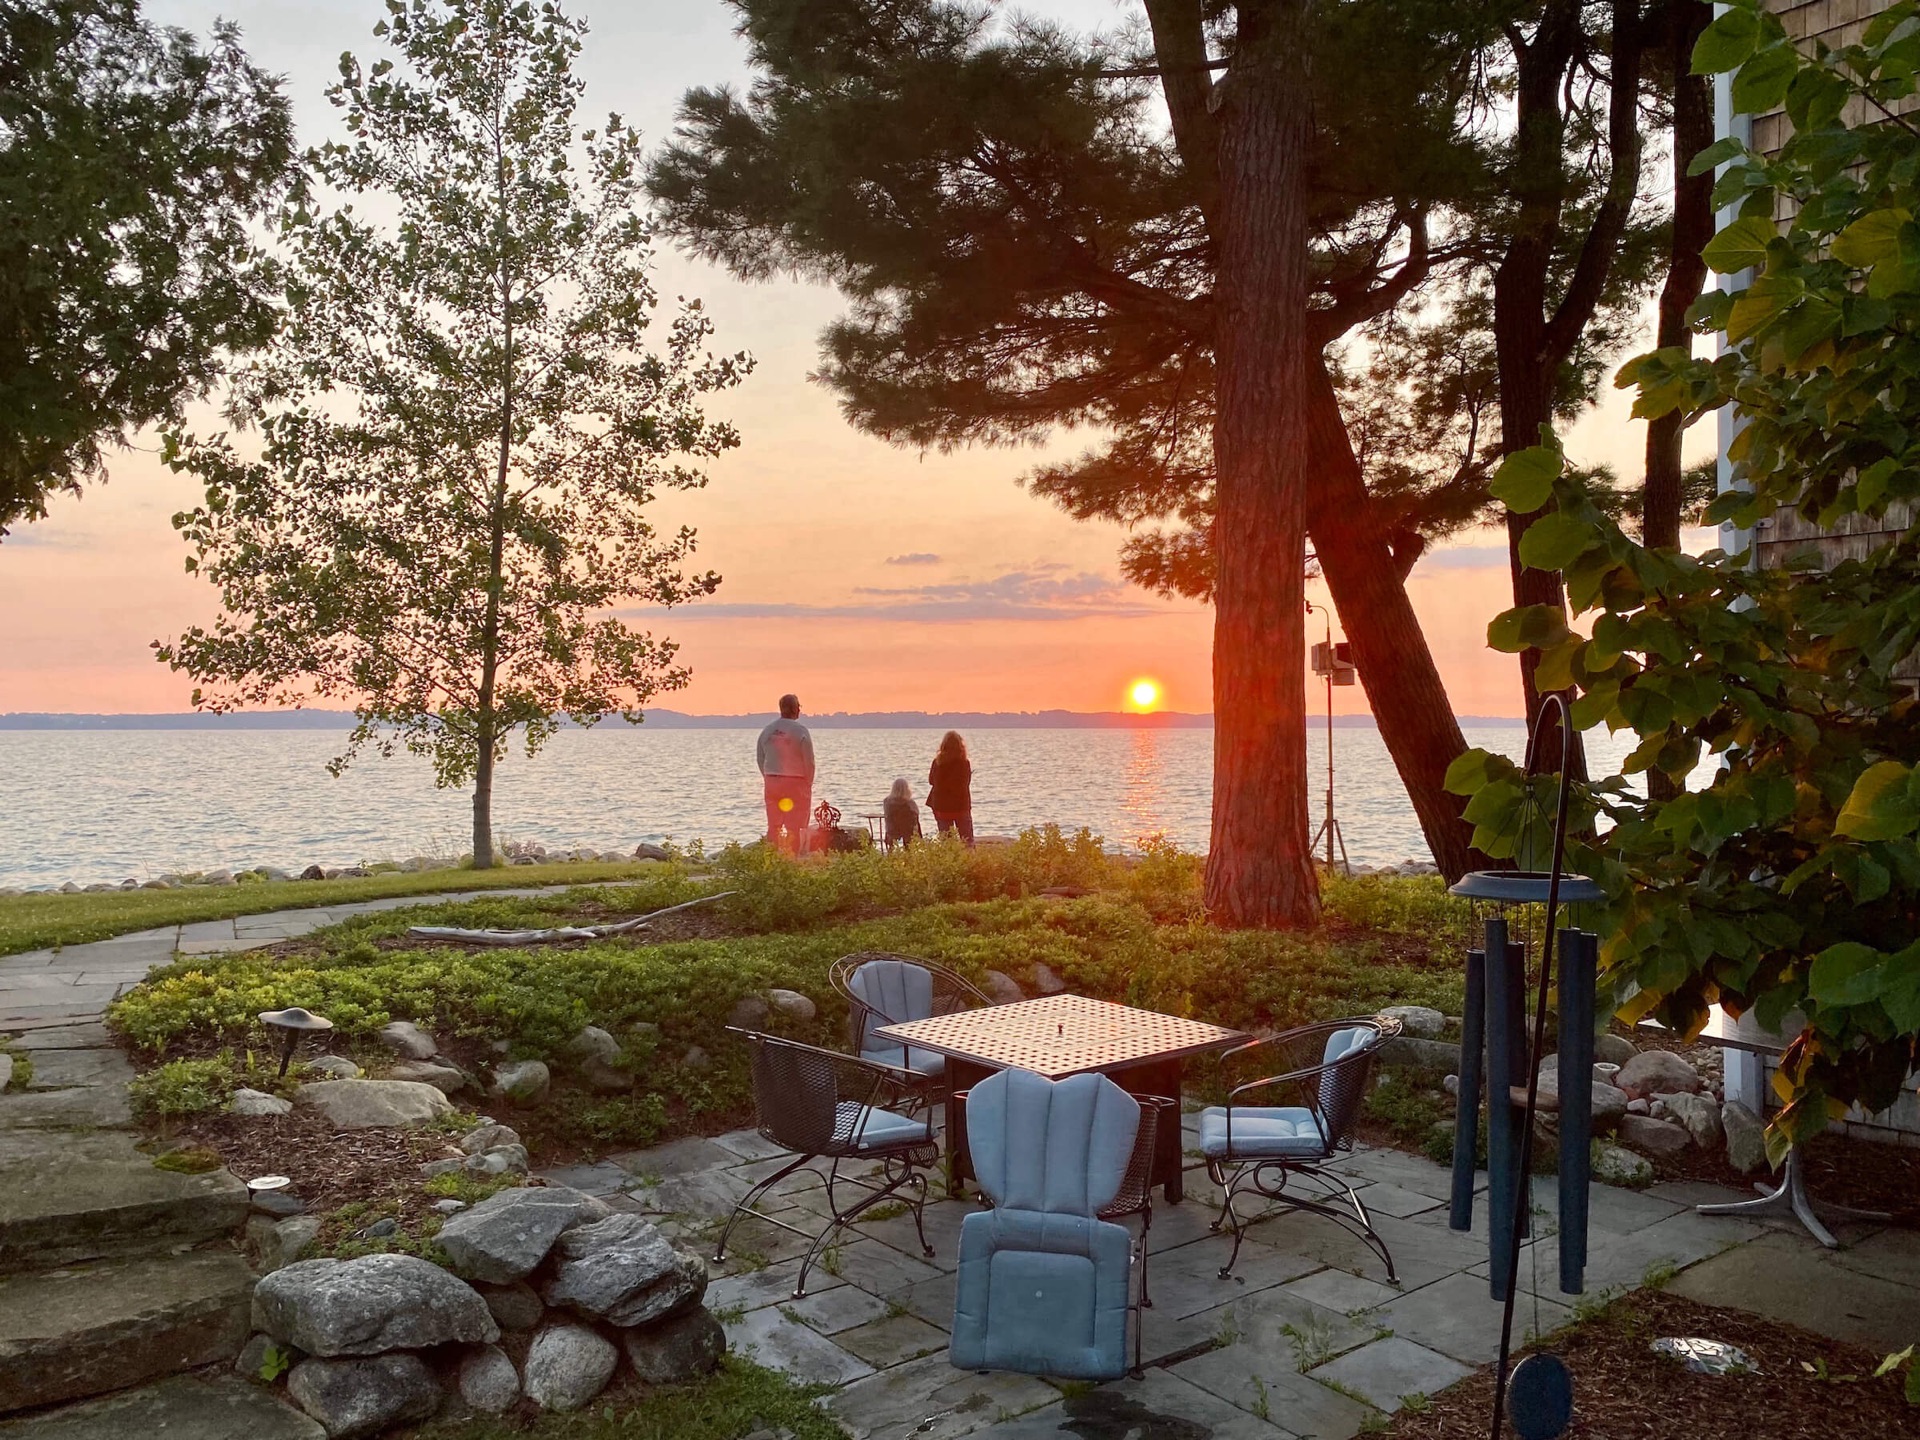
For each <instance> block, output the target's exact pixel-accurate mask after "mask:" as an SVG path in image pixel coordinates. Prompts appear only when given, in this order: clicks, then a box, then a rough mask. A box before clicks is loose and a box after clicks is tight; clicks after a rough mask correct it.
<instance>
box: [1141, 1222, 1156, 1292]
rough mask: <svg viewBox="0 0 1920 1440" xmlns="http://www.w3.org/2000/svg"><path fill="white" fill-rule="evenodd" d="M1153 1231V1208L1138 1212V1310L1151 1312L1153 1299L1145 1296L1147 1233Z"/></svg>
mask: <svg viewBox="0 0 1920 1440" xmlns="http://www.w3.org/2000/svg"><path fill="white" fill-rule="evenodd" d="M1152 1229H1153V1206H1152V1205H1151V1204H1149V1205H1148V1206H1147V1208H1146V1209H1144V1210H1142V1211H1141V1212H1140V1308H1141V1309H1142V1310H1151V1309H1152V1308H1153V1297H1152V1296H1151V1295H1149V1294H1147V1232H1148V1231H1150V1230H1152Z"/></svg>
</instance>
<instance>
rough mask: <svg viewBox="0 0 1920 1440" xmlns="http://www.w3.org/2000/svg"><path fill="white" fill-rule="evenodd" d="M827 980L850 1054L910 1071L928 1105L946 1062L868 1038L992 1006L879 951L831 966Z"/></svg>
mask: <svg viewBox="0 0 1920 1440" xmlns="http://www.w3.org/2000/svg"><path fill="white" fill-rule="evenodd" d="M827 979H828V981H829V982H830V983H831V984H832V985H833V988H834V989H835V990H837V991H839V992H840V994H841V995H843V996H845V997H846V1001H847V1028H848V1031H849V1035H850V1038H851V1040H852V1042H853V1048H854V1050H856V1051H857V1052H858V1053H859V1055H860V1057H861V1058H862V1059H863V1060H870V1061H872V1062H873V1063H874V1064H876V1065H887V1066H891V1067H892V1068H894V1069H898V1070H908V1071H911V1072H912V1073H913V1074H914V1075H915V1076H916V1077H918V1084H919V1086H920V1088H921V1090H922V1092H923V1098H924V1099H925V1100H927V1101H929V1102H931V1101H932V1100H934V1099H936V1098H938V1097H939V1096H940V1095H941V1094H943V1093H944V1092H945V1089H946V1085H947V1057H946V1056H944V1055H939V1054H936V1053H935V1052H933V1051H931V1050H915V1049H909V1048H908V1047H906V1046H904V1045H895V1044H892V1043H891V1042H889V1041H887V1040H885V1039H876V1038H875V1037H874V1036H873V1033H872V1032H873V1031H874V1030H875V1029H877V1028H878V1027H879V1026H882V1025H902V1024H905V1023H906V1022H907V1021H909V1020H930V1019H932V1018H933V1017H934V1016H935V1015H952V1014H954V1013H955V1012H956V1011H960V1010H972V1009H976V1008H978V1007H980V1006H983V1005H991V1004H992V1003H993V1002H992V1001H991V1000H989V999H988V998H987V997H986V995H984V994H983V993H981V991H980V990H979V989H978V988H977V987H975V986H974V985H973V984H972V983H970V982H969V981H967V980H966V979H964V978H963V977H961V976H959V975H957V974H955V973H954V972H953V971H951V970H949V969H947V967H946V966H944V965H936V964H935V963H934V962H933V961H931V960H920V959H916V958H915V957H913V956H911V955H890V954H887V953H886V952H885V951H880V950H862V951H860V952H859V953H857V954H853V955H847V956H844V957H843V958H841V959H839V960H836V961H835V962H834V963H833V968H832V969H831V970H830V971H829V972H828V974H827Z"/></svg>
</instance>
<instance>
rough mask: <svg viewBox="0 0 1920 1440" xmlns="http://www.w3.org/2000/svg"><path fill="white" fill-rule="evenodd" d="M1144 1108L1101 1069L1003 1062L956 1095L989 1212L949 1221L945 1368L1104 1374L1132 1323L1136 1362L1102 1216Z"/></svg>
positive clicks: (1122, 1364) (1124, 1241) (1132, 1307)
mask: <svg viewBox="0 0 1920 1440" xmlns="http://www.w3.org/2000/svg"><path fill="white" fill-rule="evenodd" d="M1145 1113H1148V1111H1147V1110H1143V1107H1142V1106H1141V1104H1140V1103H1139V1102H1138V1101H1137V1100H1135V1099H1134V1097H1133V1096H1131V1095H1129V1094H1127V1092H1126V1091H1124V1090H1122V1089H1121V1088H1120V1087H1119V1086H1118V1085H1116V1084H1114V1083H1113V1081H1111V1080H1109V1079H1108V1078H1107V1077H1106V1076H1104V1075H1090V1074H1089V1075H1073V1076H1069V1077H1068V1078H1067V1079H1065V1080H1058V1081H1055V1080H1049V1079H1047V1078H1046V1077H1045V1076H1042V1075H1036V1074H1034V1073H1033V1072H1032V1071H1030V1070H1002V1071H999V1072H998V1073H997V1074H994V1075H990V1076H988V1077H987V1078H986V1079H985V1080H982V1081H981V1082H980V1083H979V1084H977V1085H975V1086H974V1087H973V1088H972V1090H971V1091H970V1092H969V1095H968V1102H967V1129H968V1136H969V1143H970V1145H971V1146H972V1149H973V1159H974V1168H975V1172H976V1174H977V1176H978V1179H979V1181H980V1188H981V1190H982V1191H983V1192H985V1194H986V1195H987V1196H988V1197H989V1198H990V1199H991V1200H992V1201H993V1208H992V1209H991V1210H981V1211H977V1212H975V1213H974V1214H972V1215H969V1216H967V1218H966V1219H965V1221H963V1222H962V1223H961V1227H960V1268H959V1272H958V1275H957V1277H956V1284H955V1289H954V1313H953V1340H952V1344H951V1347H950V1349H949V1352H948V1358H949V1359H950V1360H951V1361H952V1363H953V1364H954V1366H955V1367H957V1368H959V1369H962V1370H1014V1371H1019V1372H1022V1373H1025V1374H1030V1375H1051V1376H1058V1377H1063V1378H1067V1379H1077V1380H1112V1379H1117V1378H1118V1377H1119V1376H1121V1375H1123V1374H1125V1373H1126V1371H1127V1325H1128V1321H1129V1319H1131V1320H1132V1322H1133V1331H1134V1367H1135V1369H1138V1367H1139V1357H1140V1324H1139V1322H1140V1312H1139V1306H1138V1303H1137V1302H1136V1301H1135V1300H1134V1299H1133V1295H1132V1291H1133V1285H1132V1277H1131V1273H1130V1272H1131V1270H1132V1268H1133V1237H1132V1236H1131V1235H1129V1234H1128V1233H1127V1230H1126V1227H1125V1226H1123V1225H1117V1224H1115V1223H1113V1221H1111V1220H1107V1219H1102V1218H1101V1217H1102V1216H1103V1215H1106V1214H1109V1213H1112V1211H1113V1209H1114V1207H1115V1205H1116V1202H1117V1201H1119V1199H1120V1197H1121V1192H1122V1189H1123V1187H1124V1185H1125V1182H1126V1180H1127V1177H1128V1174H1129V1171H1130V1169H1131V1168H1132V1162H1133V1159H1134V1157H1135V1156H1136V1155H1137V1154H1138V1153H1139V1147H1138V1145H1137V1140H1138V1136H1139V1131H1140V1128H1141V1123H1142V1119H1143V1115H1144V1114H1145ZM1147 1153H1148V1154H1149V1155H1151V1153H1152V1151H1151V1149H1150V1148H1149V1150H1148V1151H1147ZM1142 1188H1143V1189H1144V1187H1142ZM1141 1247H1142V1251H1143V1252H1144V1249H1145V1233H1144V1231H1143V1232H1142V1237H1141Z"/></svg>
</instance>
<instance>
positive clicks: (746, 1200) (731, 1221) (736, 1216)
mask: <svg viewBox="0 0 1920 1440" xmlns="http://www.w3.org/2000/svg"><path fill="white" fill-rule="evenodd" d="M812 1158H813V1157H812V1156H811V1155H796V1156H795V1157H794V1158H793V1161H792V1163H791V1164H788V1165H784V1166H782V1167H781V1168H780V1169H778V1170H776V1171H774V1172H773V1174H771V1175H769V1176H767V1178H766V1179H764V1180H762V1181H761V1182H760V1183H759V1184H758V1185H755V1186H754V1187H753V1188H752V1189H751V1190H749V1191H747V1193H746V1194H745V1195H743V1196H741V1197H740V1203H739V1204H738V1205H736V1206H734V1207H733V1213H732V1214H731V1215H729V1216H728V1217H727V1224H726V1228H725V1229H723V1230H722V1231H721V1232H720V1242H719V1243H718V1244H717V1245H715V1246H714V1247H713V1263H714V1264H716V1265H719V1264H721V1263H722V1262H724V1261H725V1260H726V1258H727V1238H728V1237H729V1236H730V1235H732V1234H733V1227H734V1226H735V1225H737V1224H738V1223H739V1222H740V1217H741V1216H742V1215H750V1214H752V1213H753V1206H754V1202H755V1201H757V1200H758V1199H759V1198H760V1197H761V1196H762V1195H764V1194H766V1193H767V1191H769V1190H771V1189H772V1188H773V1187H774V1186H775V1185H778V1184H779V1183H780V1182H781V1181H782V1180H784V1179H786V1178H787V1176H789V1175H791V1174H793V1172H794V1171H796V1170H798V1169H799V1168H800V1167H801V1166H802V1165H804V1164H806V1163H807V1161H809V1160H811V1159H812Z"/></svg>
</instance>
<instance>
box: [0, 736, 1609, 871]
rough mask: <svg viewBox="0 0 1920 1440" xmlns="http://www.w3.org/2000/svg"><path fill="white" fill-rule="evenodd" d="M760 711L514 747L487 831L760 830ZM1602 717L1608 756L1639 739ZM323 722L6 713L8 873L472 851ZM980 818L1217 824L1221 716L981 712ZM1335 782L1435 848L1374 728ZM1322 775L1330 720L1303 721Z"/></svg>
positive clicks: (621, 842)
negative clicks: (1098, 722) (1312, 725)
mask: <svg viewBox="0 0 1920 1440" xmlns="http://www.w3.org/2000/svg"><path fill="white" fill-rule="evenodd" d="M756 733H757V732H755V731H752V730H666V729H661V730H648V729H644V728H642V729H633V728H630V727H626V726H622V727H620V728H618V729H615V728H601V729H595V730H585V731H582V730H568V731H562V732H561V733H560V734H559V735H557V736H555V737H554V739H553V741H552V742H551V743H550V744H549V745H548V746H547V747H546V748H545V749H544V750H543V751H542V752H541V753H540V754H539V755H538V756H536V757H535V758H533V759H532V760H528V759H527V758H526V757H525V756H524V755H522V754H518V753H516V754H514V755H513V756H511V757H510V758H509V759H508V760H507V762H506V763H505V764H504V765H503V766H502V767H501V770H500V773H499V777H498V779H497V781H496V786H495V795H494V833H495V834H496V835H497V836H499V837H501V838H502V839H529V840H539V841H541V842H542V843H544V844H546V845H548V846H575V845H590V846H593V847H594V848H596V849H620V850H628V849H631V848H632V847H633V846H634V844H636V843H637V842H638V841H640V840H645V839H659V838H661V837H671V838H673V839H675V840H679V841H683V842H684V841H689V840H693V839H700V840H704V841H705V842H706V843H707V844H708V845H709V846H710V847H713V846H717V845H719V844H720V843H722V842H724V841H727V840H747V839H751V838H752V837H753V836H755V835H757V834H758V833H759V832H760V830H761V827H762V825H763V823H764V821H763V813H762V810H761V802H760V780H759V776H758V775H757V774H756V773H755V770H754V766H753V742H754V737H755V734H756ZM1629 738H1630V737H1626V736H1623V737H1621V739H1620V740H1619V741H1614V740H1612V739H1610V738H1609V737H1607V736H1606V735H1605V733H1604V732H1601V733H1600V734H1598V735H1595V736H1593V737H1590V745H1591V755H1592V759H1591V764H1592V766H1593V768H1594V770H1595V772H1596V773H1604V769H1606V768H1610V767H1612V766H1613V765H1615V764H1617V762H1618V760H1619V758H1620V756H1621V755H1622V754H1624V753H1625V751H1626V749H1627V744H1626V742H1627V740H1628V739H1629ZM938 740H939V732H938V731H929V730H828V729H821V730H816V731H815V732H814V745H815V749H816V750H817V752H818V755H819V764H820V774H819V779H818V781H817V782H816V785H815V790H814V795H815V798H816V800H817V799H819V798H821V797H825V798H826V799H829V800H831V801H832V802H833V803H834V804H835V805H837V806H839V807H840V808H841V809H842V810H843V811H844V812H846V815H847V817H848V818H849V819H850V820H851V819H853V818H854V817H855V816H857V815H858V814H859V812H861V811H864V810H878V809H879V808H880V801H881V798H882V797H883V796H884V795H885V794H886V792H887V787H888V786H889V785H890V784H891V783H892V781H893V778H894V777H895V776H896V775H904V776H906V777H908V779H910V780H911V781H912V782H913V787H914V794H915V795H916V796H917V797H920V798H922V799H923V800H924V797H925V793H926V775H927V763H928V761H929V760H930V759H931V758H932V756H933V750H934V746H935V745H936V743H937V742H938ZM1467 743H1468V744H1470V745H1483V746H1485V747H1487V748H1488V749H1491V750H1499V751H1503V752H1505V753H1508V754H1512V755H1516V756H1517V755H1518V754H1519V753H1520V751H1521V749H1522V748H1523V747H1524V732H1523V731H1522V730H1521V728H1520V727H1519V726H1518V725H1513V726H1499V727H1492V726H1489V727H1485V728H1474V729H1469V730H1468V732H1467ZM339 744H340V737H338V736H336V735H334V734H332V733H329V732H325V731H274V730H251V731H211V730H174V731H164V730H161V731H156V730H106V731H65V730H37V731H36V730H16V731H0V815H3V816H5V817H6V823H5V824H4V825H3V826H0V885H47V884H55V885H57V884H59V883H61V882H63V881H66V880H77V881H80V882H81V883H83V884H85V883H89V882H92V881H97V880H104V881H119V880H123V879H126V878H128V877H133V878H136V879H142V880H144V879H149V878H151V877H153V876H155V875H159V874H161V873H162V872H165V871H168V870H201V869H209V868H212V867H215V866H220V867H225V868H234V869H238V868H242V867H251V866H254V865H279V866H283V867H285V868H287V869H291V870H300V869H303V868H305V867H306V866H307V865H309V864H314V863H319V864H324V865H345V864H351V863H354V862H356V861H375V860H388V859H396V860H397V859H405V858H407V857H408V856H411V855H423V854H424V855H458V854H460V853H461V852H462V851H464V850H465V849H466V848H467V836H468V827H469V824H470V819H469V817H470V814H471V809H470V804H469V801H468V798H467V796H466V794H465V793H463V792H453V791H442V790H436V789H435V788H434V785H433V772H432V770H431V768H430V767H429V766H427V765H426V764H425V763H424V762H422V761H420V760H417V759H414V758H413V757H411V756H401V757H396V758H394V759H391V760H382V759H380V758H379V757H378V756H369V757H367V758H365V759H362V760H361V761H359V762H358V763H356V764H355V765H354V766H353V768H351V769H350V770H348V772H347V773H346V774H345V775H344V776H342V777H341V778H339V779H337V780H336V779H334V778H333V777H332V776H330V775H328V774H327V771H326V763H327V761H328V759H329V758H331V757H332V756H333V755H334V754H335V753H336V751H337V750H338V748H339ZM968 744H969V746H970V748H971V750H972V754H973V766H974V789H973V795H974V800H973V804H974V824H975V827H976V828H977V829H978V830H979V831H980V832H982V833H989V834H991V833H1001V834H1011V833H1013V832H1016V831H1018V830H1020V829H1022V828H1023V827H1025V826H1029V825H1040V824H1045V823H1047V822H1049V821H1052V822H1055V823H1058V824H1059V825H1061V826H1062V827H1064V828H1067V829H1074V828H1077V827H1079V826H1082V825H1084V826H1087V827H1089V828H1090V829H1092V830H1093V831H1095V832H1096V833H1098V834H1100V835H1103V836H1105V837H1106V838H1107V839H1108V841H1110V842H1111V843H1114V844H1116V845H1120V846H1131V845H1134V844H1137V843H1138V842H1139V840H1140V839H1141V838H1143V837H1145V836H1150V835H1165V836H1168V837H1169V838H1171V839H1172V840H1174V841H1176V842H1178V843H1179V844H1181V845H1183V846H1187V847H1190V848H1199V847H1201V846H1204V844H1205V841H1206V836H1207V825H1208V814H1209V809H1210V807H1211V805H1212V799H1213V793H1212V776H1211V767H1212V749H1213V732H1212V731H1210V730H982V731H977V732H975V733H974V734H972V735H970V736H969V737H968ZM1334 748H1335V758H1336V761H1337V763H1338V776H1339V778H1338V784H1337V796H1336V803H1337V806H1338V810H1339V814H1340V819H1341V828H1342V830H1343V831H1344V833H1345V835H1346V841H1347V849H1348V852H1349V854H1350V855H1351V856H1352V858H1353V860H1354V862H1355V863H1356V864H1360V863H1366V864H1383V863H1390V862H1398V861H1401V860H1406V859H1413V858H1419V859H1424V858H1426V856H1427V850H1426V846H1425V844H1424V843H1423V842H1422V840H1421V838H1420V829H1419V825H1418V824H1417V823H1416V821H1415V820H1414V817H1413V812H1412V809H1411V808H1410V807H1409V805H1408V803H1407V798H1406V794H1405V792H1404V791H1403V790H1402V789H1401V787H1400V781H1399V778H1398V776H1397V775H1396V774H1395V773H1394V769H1393V766H1392V764H1391V762H1390V761H1389V760H1388V758H1387V754H1386V750H1385V748H1384V747H1383V746H1382V745H1381V743H1380V737H1379V735H1378V734H1377V733H1376V732H1374V731H1373V730H1371V729H1351V730H1336V731H1335V732H1334ZM1308 758H1309V762H1310V774H1311V776H1312V778H1313V783H1314V786H1315V791H1316V798H1315V803H1314V806H1313V822H1314V824H1316V825H1318V824H1319V822H1320V809H1321V806H1320V802H1319V798H1318V790H1319V788H1320V786H1321V784H1322V782H1321V779H1320V777H1321V776H1322V775H1323V774H1324V773H1325V764H1326V750H1325V737H1324V734H1323V733H1321V732H1316V733H1315V734H1314V735H1313V736H1312V737H1311V738H1310V740H1309V744H1308Z"/></svg>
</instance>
